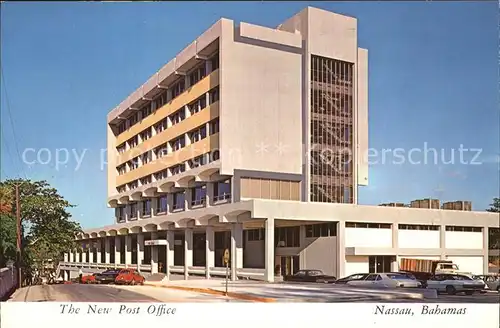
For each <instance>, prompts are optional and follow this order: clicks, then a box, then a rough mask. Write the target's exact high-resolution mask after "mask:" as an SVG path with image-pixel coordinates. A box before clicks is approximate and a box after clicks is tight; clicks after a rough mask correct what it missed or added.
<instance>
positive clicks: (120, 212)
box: [115, 207, 125, 222]
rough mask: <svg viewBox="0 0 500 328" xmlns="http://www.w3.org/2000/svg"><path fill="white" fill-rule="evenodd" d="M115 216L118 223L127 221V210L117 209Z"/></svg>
mask: <svg viewBox="0 0 500 328" xmlns="http://www.w3.org/2000/svg"><path fill="white" fill-rule="evenodd" d="M115 216H116V221H118V222H123V221H125V208H124V207H117V208H116V209H115Z"/></svg>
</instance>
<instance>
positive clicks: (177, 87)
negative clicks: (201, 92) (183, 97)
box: [172, 77, 185, 99]
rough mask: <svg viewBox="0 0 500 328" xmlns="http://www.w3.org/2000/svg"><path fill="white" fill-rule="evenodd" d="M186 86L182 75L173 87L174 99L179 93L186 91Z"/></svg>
mask: <svg viewBox="0 0 500 328" xmlns="http://www.w3.org/2000/svg"><path fill="white" fill-rule="evenodd" d="M184 87H185V82H184V77H181V78H180V79H179V82H177V83H176V84H175V85H174V86H173V87H172V99H174V98H176V97H177V96H178V95H180V94H181V93H183V92H184Z"/></svg>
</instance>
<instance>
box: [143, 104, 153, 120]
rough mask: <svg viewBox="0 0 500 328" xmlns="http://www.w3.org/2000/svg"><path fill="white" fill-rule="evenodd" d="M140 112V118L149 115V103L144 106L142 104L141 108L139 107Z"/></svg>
mask: <svg viewBox="0 0 500 328" xmlns="http://www.w3.org/2000/svg"><path fill="white" fill-rule="evenodd" d="M141 114H142V119H144V118H146V117H148V116H149V115H151V103H148V104H147V105H146V106H144V107H143V108H142V109H141Z"/></svg>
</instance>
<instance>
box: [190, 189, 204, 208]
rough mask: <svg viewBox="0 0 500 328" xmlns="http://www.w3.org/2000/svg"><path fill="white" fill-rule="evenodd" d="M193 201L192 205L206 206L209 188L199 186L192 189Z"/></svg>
mask: <svg viewBox="0 0 500 328" xmlns="http://www.w3.org/2000/svg"><path fill="white" fill-rule="evenodd" d="M192 195H193V200H192V201H191V205H193V206H196V205H203V204H205V197H206V196H207V187H206V186H199V187H196V188H193V189H192Z"/></svg>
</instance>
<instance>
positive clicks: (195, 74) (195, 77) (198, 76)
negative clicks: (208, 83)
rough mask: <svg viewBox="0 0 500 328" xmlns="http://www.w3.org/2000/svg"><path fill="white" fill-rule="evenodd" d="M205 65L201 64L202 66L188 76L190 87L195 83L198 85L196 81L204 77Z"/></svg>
mask: <svg viewBox="0 0 500 328" xmlns="http://www.w3.org/2000/svg"><path fill="white" fill-rule="evenodd" d="M205 73H206V72H205V63H203V64H202V65H200V66H199V67H197V68H195V69H194V70H193V71H192V72H191V74H189V82H190V85H195V84H196V83H198V81H200V80H201V79H202V78H204V77H205V75H206V74H205Z"/></svg>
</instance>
